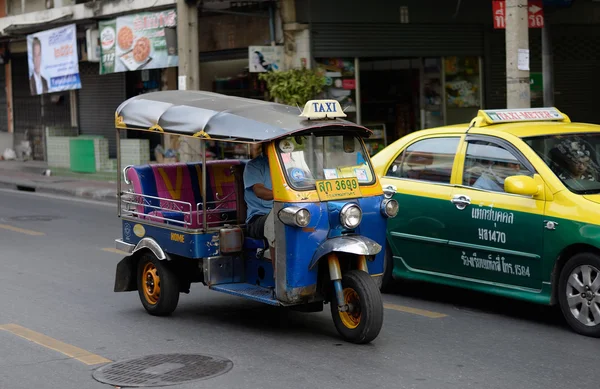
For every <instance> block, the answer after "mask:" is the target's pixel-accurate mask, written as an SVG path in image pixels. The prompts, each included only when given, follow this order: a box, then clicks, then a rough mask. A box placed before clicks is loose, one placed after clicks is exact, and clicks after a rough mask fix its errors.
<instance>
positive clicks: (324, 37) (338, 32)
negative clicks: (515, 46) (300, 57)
mask: <svg viewBox="0 0 600 389" xmlns="http://www.w3.org/2000/svg"><path fill="white" fill-rule="evenodd" d="M311 42H312V45H313V55H314V56H315V57H420V56H446V55H448V56H449V55H478V56H479V55H483V26H482V25H462V24H461V25H458V24H456V25H454V24H453V25H446V24H421V25H410V24H397V23H377V24H375V23H362V24H357V23H312V24H311Z"/></svg>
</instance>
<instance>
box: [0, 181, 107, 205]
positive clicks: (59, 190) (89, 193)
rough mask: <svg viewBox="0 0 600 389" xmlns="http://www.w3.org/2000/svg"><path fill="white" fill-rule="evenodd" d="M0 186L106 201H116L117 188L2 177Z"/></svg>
mask: <svg viewBox="0 0 600 389" xmlns="http://www.w3.org/2000/svg"><path fill="white" fill-rule="evenodd" d="M0 187H3V188H10V189H17V190H22V191H28V192H37V193H49V194H55V195H62V196H67V197H79V198H84V199H87V200H95V201H102V202H106V203H115V204H116V202H117V190H116V187H115V189H106V188H95V187H85V186H79V187H76V188H68V187H61V186H60V184H56V183H45V182H36V181H32V180H29V179H22V178H15V177H2V176H0Z"/></svg>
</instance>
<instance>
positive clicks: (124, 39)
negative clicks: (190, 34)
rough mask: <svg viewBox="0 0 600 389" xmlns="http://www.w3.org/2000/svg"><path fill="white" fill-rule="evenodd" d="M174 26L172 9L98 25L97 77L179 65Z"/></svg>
mask: <svg viewBox="0 0 600 389" xmlns="http://www.w3.org/2000/svg"><path fill="white" fill-rule="evenodd" d="M176 27H177V12H176V11H175V10H174V9H170V10H164V11H156V12H142V13H136V14H131V15H125V16H120V17H117V18H115V19H111V20H105V21H101V22H99V23H98V30H99V31H100V74H108V73H118V72H126V71H135V70H141V69H160V68H168V67H173V66H178V65H179V57H178V55H177V33H176Z"/></svg>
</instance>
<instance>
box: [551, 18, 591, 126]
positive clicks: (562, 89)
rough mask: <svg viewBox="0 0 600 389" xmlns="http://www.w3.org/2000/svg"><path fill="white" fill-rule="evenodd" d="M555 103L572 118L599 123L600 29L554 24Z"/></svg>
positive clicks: (578, 120)
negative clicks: (597, 98) (597, 94)
mask: <svg viewBox="0 0 600 389" xmlns="http://www.w3.org/2000/svg"><path fill="white" fill-rule="evenodd" d="M552 43H553V55H554V92H555V96H554V102H555V105H556V107H557V108H558V109H560V110H561V111H563V112H564V113H566V114H567V115H569V117H570V118H571V120H572V121H577V122H588V123H596V124H600V120H598V116H597V115H596V110H597V108H596V107H595V105H596V102H597V100H596V93H598V91H600V77H598V71H599V70H600V28H598V27H597V26H558V25H557V26H553V28H552Z"/></svg>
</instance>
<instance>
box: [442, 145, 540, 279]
mask: <svg viewBox="0 0 600 389" xmlns="http://www.w3.org/2000/svg"><path fill="white" fill-rule="evenodd" d="M459 155H460V156H459V157H458V158H459V163H458V165H459V167H460V168H459V169H458V172H459V174H457V176H456V177H455V178H454V179H455V181H454V182H453V183H454V184H455V187H454V189H453V192H452V199H451V202H452V204H453V213H452V216H451V217H450V218H449V221H450V223H451V228H450V241H449V242H448V244H449V246H450V247H451V249H452V254H451V255H452V261H451V262H452V263H453V264H454V265H453V269H452V274H453V275H457V276H461V277H464V278H466V279H467V280H472V281H475V282H483V283H490V285H492V284H491V283H493V285H494V286H507V287H521V288H523V287H524V288H528V289H529V288H530V289H535V290H539V289H541V286H542V273H541V271H542V260H541V257H542V252H543V239H542V237H543V232H544V231H543V228H544V227H543V226H544V224H543V220H544V216H543V214H544V198H543V196H544V195H543V193H542V194H540V195H538V196H537V197H531V196H529V197H528V196H522V195H516V194H510V193H506V192H505V191H504V179H505V178H506V177H509V176H512V175H527V176H530V177H533V176H534V174H535V169H534V167H533V166H532V164H531V163H530V162H529V161H528V160H527V159H526V158H525V157H524V156H523V155H522V153H520V152H519V151H518V149H517V148H516V147H514V146H513V145H512V144H511V143H509V142H508V141H506V140H503V139H500V138H497V137H492V136H481V135H468V136H467V138H466V139H465V142H463V144H462V145H461V151H460V153H459ZM538 178H539V176H538ZM539 179H540V180H541V178H539ZM498 284H501V285H498Z"/></svg>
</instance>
